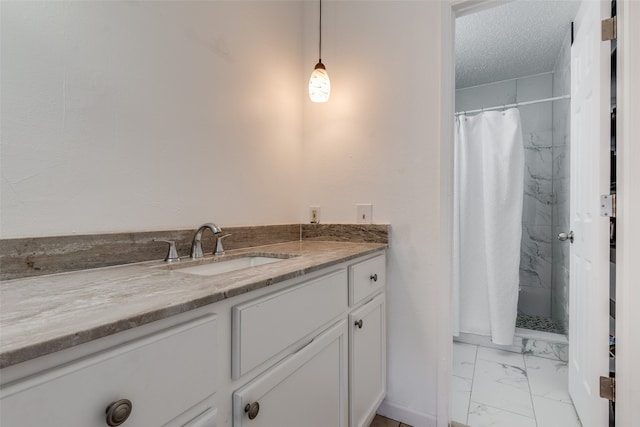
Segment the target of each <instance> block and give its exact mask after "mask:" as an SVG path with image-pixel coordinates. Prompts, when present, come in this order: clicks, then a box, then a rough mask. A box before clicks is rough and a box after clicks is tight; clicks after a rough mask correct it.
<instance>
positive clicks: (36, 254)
mask: <svg viewBox="0 0 640 427" xmlns="http://www.w3.org/2000/svg"><path fill="white" fill-rule="evenodd" d="M389 229H390V226H389V225H378V224H367V225H361V224H352V225H350V224H346V225H344V224H322V225H319V224H318V225H315V224H303V225H300V224H285V225H261V226H248V227H223V230H222V231H223V234H227V233H228V234H231V236H229V237H228V238H226V239H225V240H224V247H225V249H226V250H231V249H240V248H246V247H250V246H261V245H268V244H274V243H284V242H291V241H296V240H301V239H312V240H330V241H353V242H374V243H388V238H389ZM194 233H195V229H193V230H165V231H149V232H139V233H113V234H91V235H77V236H75V235H74V236H54V237H30V238H22V239H1V240H0V280H10V279H18V278H24V277H32V276H42V275H45V274H54V273H62V272H66V271H76V270H84V269H88V268H99V267H107V266H110V265H119V264H130V263H135V262H142V261H150V260H158V259H164V257H165V255H166V254H167V249H168V247H167V244H166V243H162V242H154V241H153V239H163V240H174V241H175V242H176V248H177V250H178V254H179V255H180V257H188V256H189V252H190V250H191V241H192V239H193V235H194ZM214 246H215V239H213V238H212V237H211V236H209V235H208V232H206V233H205V236H204V238H203V239H202V247H203V250H204V252H205V253H212V252H213V250H214Z"/></svg>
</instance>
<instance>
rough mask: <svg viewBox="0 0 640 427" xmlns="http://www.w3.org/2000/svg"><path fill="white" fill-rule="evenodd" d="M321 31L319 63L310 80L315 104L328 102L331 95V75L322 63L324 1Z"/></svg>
mask: <svg viewBox="0 0 640 427" xmlns="http://www.w3.org/2000/svg"><path fill="white" fill-rule="evenodd" d="M319 15H320V31H319V33H320V34H319V35H320V37H319V38H318V63H317V64H316V66H315V68H314V69H313V72H312V73H311V78H310V79H309V98H310V99H311V101H313V102H327V101H328V100H329V95H330V93H331V82H330V81H329V74H328V73H327V69H326V68H325V66H324V64H323V63H322V0H320V14H319Z"/></svg>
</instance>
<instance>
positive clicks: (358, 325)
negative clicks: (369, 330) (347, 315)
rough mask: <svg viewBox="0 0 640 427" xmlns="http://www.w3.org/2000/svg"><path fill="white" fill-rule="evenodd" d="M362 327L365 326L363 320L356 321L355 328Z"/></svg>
mask: <svg viewBox="0 0 640 427" xmlns="http://www.w3.org/2000/svg"><path fill="white" fill-rule="evenodd" d="M362 325H363V323H362V319H360V320H356V323H355V326H357V327H358V329H362Z"/></svg>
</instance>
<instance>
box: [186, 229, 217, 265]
mask: <svg viewBox="0 0 640 427" xmlns="http://www.w3.org/2000/svg"><path fill="white" fill-rule="evenodd" d="M206 229H209V230H211V232H212V233H213V234H214V235H216V234H220V233H222V230H221V229H220V227H218V226H217V225H215V224H214V223H212V222H208V223H206V224H204V225H201V226H200V228H198V231H196V234H195V235H194V236H193V242H191V259H197V258H202V257H203V256H204V254H203V253H202V232H203V231H204V230H206Z"/></svg>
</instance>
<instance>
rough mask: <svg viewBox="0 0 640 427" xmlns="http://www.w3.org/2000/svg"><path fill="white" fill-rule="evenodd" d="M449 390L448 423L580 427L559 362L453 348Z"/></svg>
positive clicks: (469, 346) (461, 345)
mask: <svg viewBox="0 0 640 427" xmlns="http://www.w3.org/2000/svg"><path fill="white" fill-rule="evenodd" d="M452 389H453V399H452V402H451V406H452V419H453V420H454V421H458V422H460V423H463V424H468V425H469V426H471V427H485V426H492V427H500V426H506V427H581V424H580V421H579V419H578V416H577V415H576V412H575V409H574V408H573V404H572V403H571V399H570V397H569V392H568V389H567V364H566V363H565V362H561V361H559V360H554V359H547V358H544V357H539V356H533V355H531V354H519V353H511V352H507V351H503V350H497V349H492V348H487V347H480V346H477V345H472V344H464V343H459V342H454V343H453V381H452ZM372 426H373V424H372ZM380 426H385V427H386V425H384V424H381V425H380Z"/></svg>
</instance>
